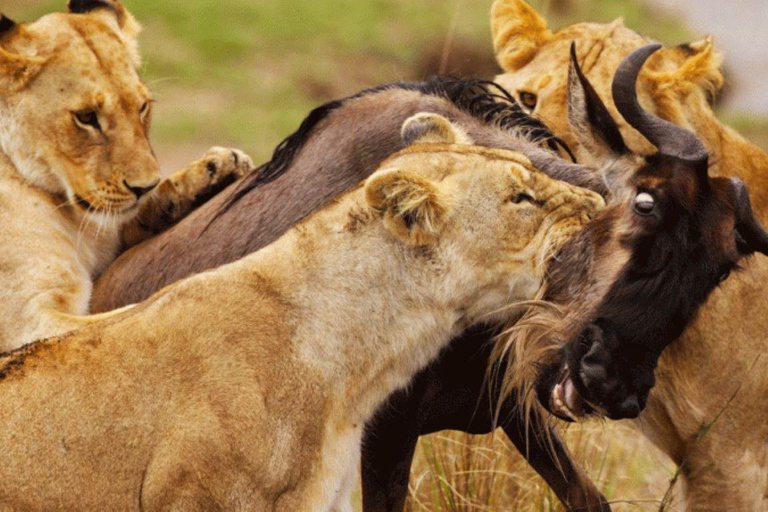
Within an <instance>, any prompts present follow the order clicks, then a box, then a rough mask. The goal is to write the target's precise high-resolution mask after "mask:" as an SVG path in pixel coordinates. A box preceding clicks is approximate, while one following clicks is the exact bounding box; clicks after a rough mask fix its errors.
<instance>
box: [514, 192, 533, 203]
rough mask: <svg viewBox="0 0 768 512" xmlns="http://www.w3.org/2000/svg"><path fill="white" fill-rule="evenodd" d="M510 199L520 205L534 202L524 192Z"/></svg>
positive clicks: (531, 197)
mask: <svg viewBox="0 0 768 512" xmlns="http://www.w3.org/2000/svg"><path fill="white" fill-rule="evenodd" d="M510 199H511V201H512V202H513V203H515V204H520V203H522V202H526V203H533V202H534V201H535V200H534V199H533V196H531V195H530V194H526V193H525V192H520V193H519V194H516V195H514V196H512V197H511V198H510Z"/></svg>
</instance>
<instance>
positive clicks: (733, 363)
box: [492, 0, 768, 512]
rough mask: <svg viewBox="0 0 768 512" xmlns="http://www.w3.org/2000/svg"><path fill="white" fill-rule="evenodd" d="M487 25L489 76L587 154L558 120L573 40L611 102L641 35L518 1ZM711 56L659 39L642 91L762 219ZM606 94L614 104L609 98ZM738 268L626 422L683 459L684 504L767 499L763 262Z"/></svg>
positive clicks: (757, 175)
mask: <svg viewBox="0 0 768 512" xmlns="http://www.w3.org/2000/svg"><path fill="white" fill-rule="evenodd" d="M492 25H493V29H494V41H495V44H496V50H497V57H498V59H499V62H500V63H501V64H502V67H503V68H504V69H505V71H506V72H505V73H504V74H502V75H499V76H498V77H497V81H499V83H501V84H502V85H504V86H505V87H507V88H508V89H509V90H510V91H511V92H512V93H513V94H519V93H521V92H523V91H524V92H527V93H533V94H535V95H536V96H537V97H538V105H537V106H536V109H535V113H536V114H537V115H539V116H540V117H541V118H542V119H543V120H544V121H545V122H546V123H547V124H548V125H549V127H550V128H552V129H553V131H554V132H555V133H556V134H557V135H559V136H561V137H563V138H565V139H566V140H567V141H568V142H569V143H570V144H572V145H573V147H574V148H575V149H576V150H577V155H578V156H580V157H581V158H582V159H586V158H588V157H589V151H583V149H584V148H580V147H578V144H576V141H577V138H576V137H574V136H573V135H572V134H571V133H569V128H568V126H567V121H566V120H567V117H568V116H567V113H566V112H567V104H566V91H567V87H566V74H567V69H568V48H569V46H570V44H571V42H572V41H575V42H576V45H577V51H578V55H579V60H580V62H581V63H582V66H583V68H584V70H585V72H586V73H587V75H588V77H589V79H590V81H591V82H592V83H593V84H594V86H595V88H596V90H597V91H598V93H599V94H600V95H601V96H602V98H603V99H604V100H609V98H611V96H612V95H611V92H610V83H611V77H612V76H613V73H614V72H615V70H616V68H617V66H618V64H619V62H620V60H621V59H622V58H623V57H625V56H626V55H627V54H628V53H629V52H630V51H631V50H632V49H634V48H636V47H638V46H640V45H641V44H644V43H645V42H647V41H648V40H647V39H646V38H644V37H641V36H639V35H638V34H637V33H635V32H633V31H631V30H629V29H628V28H626V27H624V25H623V24H622V23H621V22H620V21H616V22H614V23H610V24H605V25H601V24H594V23H581V24H576V25H571V26H568V27H564V28H562V29H560V30H558V31H556V32H552V31H550V30H549V29H548V28H547V27H546V23H545V22H544V20H543V18H541V16H540V15H539V14H538V13H536V12H535V11H533V10H532V9H531V8H530V7H529V6H528V5H526V4H525V3H524V2H522V1H521V0H496V2H495V4H494V8H493V12H492ZM720 63H721V57H720V55H719V54H718V53H717V52H716V51H715V50H714V48H713V46H712V43H711V41H709V40H705V41H701V42H698V43H693V44H690V45H682V46H679V47H672V48H667V49H664V50H662V51H660V52H658V55H655V56H654V57H652V58H651V60H650V61H649V68H650V71H644V72H643V73H642V74H641V75H640V82H639V86H640V93H641V94H640V98H641V101H642V102H643V103H644V105H645V106H646V107H647V108H649V109H650V110H651V111H652V112H655V113H656V114H657V115H659V116H661V117H663V118H665V119H668V120H670V121H673V122H675V123H677V124H680V125H682V126H685V127H688V128H690V129H692V130H693V131H695V132H696V133H697V134H698V135H699V136H700V137H701V138H702V140H703V141H704V142H705V143H706V144H707V146H708V149H709V151H710V155H711V156H710V162H712V167H711V170H710V173H711V174H712V175H721V176H737V177H739V178H741V179H742V180H744V182H745V183H746V184H747V186H748V187H749V190H750V196H751V198H752V204H753V207H754V211H755V214H756V215H757V217H758V218H759V220H760V221H761V222H763V223H765V222H767V221H768V182H767V181H766V173H767V172H768V154H766V153H765V152H764V151H762V150H761V149H759V148H758V147H757V146H755V145H754V144H751V143H750V142H749V141H747V140H746V139H745V138H744V137H742V136H741V135H739V134H738V133H737V132H735V131H734V130H733V129H731V128H729V127H727V126H724V125H722V124H721V123H720V122H719V121H718V119H717V118H716V116H715V114H714V112H713V111H712V107H711V105H710V101H709V100H710V98H711V97H712V95H713V94H715V93H716V92H717V90H718V89H719V88H720V87H722V85H723V82H724V81H723V76H722V72H721V71H720ZM606 103H607V104H608V106H609V108H611V109H612V108H613V102H612V101H606ZM613 113H614V117H615V118H616V119H621V117H620V116H618V115H617V114H616V113H615V111H613ZM621 128H622V134H623V136H624V138H625V140H626V141H627V143H628V145H629V146H630V148H631V149H634V150H648V149H650V147H649V146H648V142H647V141H645V140H644V139H643V138H642V137H641V136H640V135H639V134H638V133H637V132H636V131H634V130H633V129H631V128H629V127H627V126H626V124H623V125H622V126H621ZM586 161H587V162H588V161H589V160H586ZM743 266H744V267H745V268H744V271H742V272H740V273H738V274H737V275H735V276H733V277H731V278H730V279H729V280H728V281H727V282H725V283H724V284H723V285H722V286H721V287H720V288H719V289H718V290H715V292H714V293H713V294H712V295H711V297H710V299H709V301H708V302H707V304H706V305H705V307H703V308H702V310H701V312H700V313H699V316H698V320H697V321H696V322H695V323H694V324H693V325H692V326H691V327H690V328H689V329H688V330H687V331H686V333H685V334H684V335H683V337H682V338H681V339H680V340H678V341H676V342H675V343H673V344H672V345H671V346H670V347H669V348H667V349H666V351H665V352H664V354H663V356H662V358H661V360H660V363H659V367H658V369H657V371H656V375H657V379H658V381H657V385H656V387H655V388H654V390H653V391H652V392H651V396H650V401H649V403H648V408H647V410H646V411H645V412H644V413H643V414H642V415H641V417H640V419H639V420H638V421H637V422H636V423H637V426H638V428H639V430H641V431H642V433H643V434H645V435H646V436H648V437H649V438H650V439H651V440H652V441H653V442H654V443H655V444H656V445H658V446H659V447H660V448H661V449H662V450H664V452H665V453H667V454H668V455H669V456H670V457H671V458H672V459H673V460H674V461H675V462H677V463H678V464H680V465H682V468H683V473H682V474H683V480H684V483H685V491H686V493H685V494H686V506H687V508H688V510H695V511H710V510H711V511H723V510H729V511H739V512H742V511H743V512H752V511H761V510H766V507H768V402H766V400H765V397H766V396H768V378H766V376H767V375H768V357H766V353H768V296H766V291H765V284H766V283H768V262H766V260H765V259H763V258H754V259H752V260H750V261H748V262H746V263H745V264H744V265H743Z"/></svg>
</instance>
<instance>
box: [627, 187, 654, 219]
mask: <svg viewBox="0 0 768 512" xmlns="http://www.w3.org/2000/svg"><path fill="white" fill-rule="evenodd" d="M632 206H633V207H634V209H635V212H636V213H637V214H638V215H651V214H652V213H653V210H654V208H655V206H656V201H655V200H654V199H653V196H652V195H651V194H649V193H648V192H640V193H639V194H637V195H636V196H635V200H634V202H633V203H632Z"/></svg>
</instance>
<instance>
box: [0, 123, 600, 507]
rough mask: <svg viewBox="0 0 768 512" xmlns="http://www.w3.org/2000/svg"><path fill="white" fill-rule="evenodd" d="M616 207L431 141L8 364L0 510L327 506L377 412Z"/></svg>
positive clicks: (516, 160)
mask: <svg viewBox="0 0 768 512" xmlns="http://www.w3.org/2000/svg"><path fill="white" fill-rule="evenodd" d="M440 122H441V123H444V120H442V121H440ZM393 186H394V188H393ZM395 189H396V190H399V191H403V190H408V193H407V194H400V193H393V192H392V191H393V190H395ZM521 191H525V193H527V194H530V195H531V196H532V197H535V198H536V204H533V203H530V202H522V203H516V202H514V201H511V200H510V198H514V197H516V196H517V195H518V194H519V193H520V192H521ZM403 198H405V201H406V202H407V203H408V204H407V205H405V204H402V201H403ZM602 206H603V201H602V199H601V198H600V197H599V196H598V195H596V194H594V193H593V192H589V191H586V190H583V189H578V188H575V187H572V186H570V185H566V184H564V183H562V182H557V181H554V180H551V179H550V178H548V177H546V176H545V175H543V174H542V173H540V172H539V171H537V170H536V169H534V168H533V167H532V166H531V165H530V164H529V163H528V162H527V160H526V159H525V157H523V156H522V155H520V154H518V153H513V152H510V151H505V150H491V149H486V148H480V147H477V146H465V145H456V144H448V143H435V142H431V143H421V144H420V143H419V141H416V144H415V145H414V146H411V147H410V148H407V149H406V150H404V151H402V152H401V153H399V154H397V155H395V156H393V157H392V158H391V159H389V160H388V161H386V162H385V163H384V164H383V165H382V167H381V169H380V170H379V171H378V172H377V173H375V174H374V175H373V176H372V177H371V178H369V179H368V180H367V181H366V183H365V185H364V186H363V187H360V188H357V189H356V190H354V191H352V192H350V193H348V194H347V195H345V196H343V197H342V198H339V199H338V200H336V201H334V203H332V204H331V205H330V206H328V207H327V208H326V209H324V210H322V211H320V212H318V213H316V214H314V215H313V216H311V217H310V218H308V219H307V220H305V221H304V222H302V223H301V224H299V225H298V226H296V227H295V228H293V229H292V230H290V231H289V232H288V233H287V234H286V235H284V236H283V237H281V238H280V239H279V240H278V241H277V242H275V243H274V244H272V245H270V246H268V247H266V248H265V249H263V250H261V251H259V252H257V253H255V254H253V255H251V256H248V257H246V258H244V259H243V260H240V261H239V262H236V263H233V264H230V265H226V266H223V267H220V268H219V269H217V270H214V271H210V272H207V273H203V274H200V275H198V276H195V277H192V278H189V279H186V280H184V281H181V282H180V283H178V284H176V285H173V286H171V287H168V288H166V289H165V290H163V291H161V292H159V293H158V294H157V295H155V296H154V297H153V298H151V299H149V300H148V301H146V302H145V303H142V304H140V305H138V306H135V307H133V308H131V309H130V310H128V311H125V312H122V313H114V314H112V315H110V318H107V319H104V320H103V321H101V322H99V323H94V324H92V325H90V326H86V327H84V328H83V329H81V330H79V331H76V332H73V333H70V334H69V335H67V336H65V337H63V338H55V339H51V340H47V341H41V342H37V343H35V344H32V345H30V346H28V347H25V348H23V349H20V350H18V351H17V352H15V353H12V354H9V355H7V356H6V357H5V358H4V360H2V361H0V364H1V365H2V366H0V376H1V377H2V382H1V383H0V401H2V403H3V410H4V414H3V428H2V429H1V430H0V451H2V452H3V454H4V459H3V460H4V464H3V465H2V468H0V509H2V508H4V507H5V508H10V509H27V510H28V509H34V510H53V509H80V510H126V509H135V508H140V509H141V510H278V511H290V512H295V511H307V512H309V511H313V512H315V511H323V510H329V509H330V508H331V507H333V506H334V504H336V503H337V502H339V500H340V498H345V497H346V496H345V494H346V493H347V492H348V491H349V489H350V485H349V479H350V478H353V476H354V473H355V471H356V468H357V464H358V457H359V446H360V439H361V434H362V429H363V425H364V424H365V422H366V421H368V420H369V419H370V417H371V415H372V414H373V413H374V412H375V410H376V408H377V407H378V406H379V405H380V403H381V402H382V401H383V400H384V399H385V398H386V397H387V396H388V395H389V394H390V393H391V392H392V391H394V390H395V389H397V388H398V387H401V386H403V385H405V384H407V383H408V382H409V381H410V379H411V378H412V377H413V375H414V374H415V373H416V372H417V371H418V370H419V369H420V368H421V367H423V366H425V365H426V364H427V363H428V362H429V361H430V360H431V359H433V358H434V357H435V356H436V355H437V354H438V352H439V351H440V349H441V348H442V347H443V346H445V345H446V344H447V343H448V342H449V341H450V339H451V338H452V337H453V336H455V335H456V334H458V333H459V332H461V331H462V330H463V329H464V328H466V327H467V326H468V325H471V324H473V323H475V322H477V321H479V320H485V319H489V318H497V319H503V317H504V316H505V313H503V312H501V313H500V312H499V310H500V309H502V307H503V306H505V305H507V304H508V303H509V302H510V301H515V300H522V299H527V298H530V297H532V296H534V295H535V294H536V292H537V290H539V288H540V287H541V286H542V285H543V282H542V281H543V279H544V275H545V267H546V263H547V262H546V261H545V260H544V258H543V257H542V256H543V255H548V254H552V252H553V251H554V250H556V249H557V247H559V246H561V245H562V244H563V243H564V242H565V241H566V240H567V239H568V238H569V237H570V236H571V235H572V234H573V233H575V232H576V231H578V230H579V229H580V228H581V227H582V226H583V225H584V224H585V223H586V222H588V216H589V215H590V214H592V213H594V212H595V211H596V210H597V209H599V208H601V207H602ZM425 209H429V210H430V211H431V213H430V215H433V218H432V220H430V221H426V220H425V219H426V217H425V216H421V215H414V214H420V213H423V211H424V210H425ZM404 211H408V212H409V213H408V214H402V213H398V212H404ZM404 230H405V231H404ZM413 231H420V232H421V234H422V235H423V236H412V232H413Z"/></svg>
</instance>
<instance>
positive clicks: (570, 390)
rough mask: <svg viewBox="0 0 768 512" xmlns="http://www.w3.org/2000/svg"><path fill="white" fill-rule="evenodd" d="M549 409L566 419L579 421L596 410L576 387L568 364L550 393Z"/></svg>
mask: <svg viewBox="0 0 768 512" xmlns="http://www.w3.org/2000/svg"><path fill="white" fill-rule="evenodd" d="M549 410H550V412H552V414H554V415H556V416H558V417H560V418H561V419H563V420H565V421H579V420H581V419H584V418H586V417H587V416H589V415H590V414H593V413H595V412H596V410H595V408H594V407H593V406H592V405H591V404H590V403H589V402H587V401H586V400H584V398H582V396H581V394H580V393H579V391H578V390H577V389H576V385H575V384H574V383H573V379H572V378H571V372H570V370H569V369H568V365H567V364H566V365H565V367H564V368H563V371H562V374H561V375H560V380H559V381H558V382H557V383H556V384H555V385H554V387H553V388H552V391H551V393H550V396H549Z"/></svg>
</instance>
